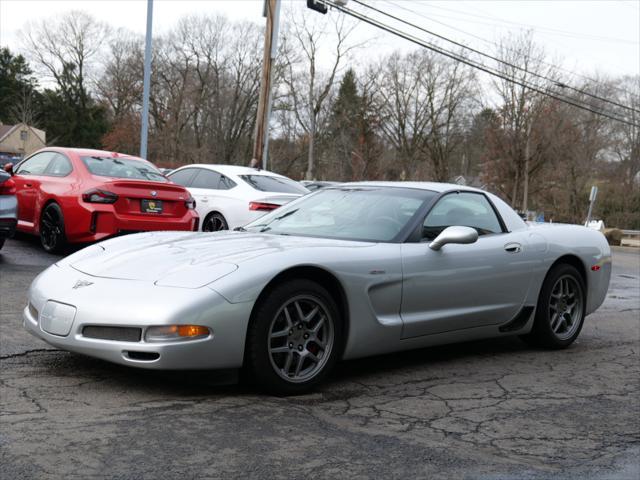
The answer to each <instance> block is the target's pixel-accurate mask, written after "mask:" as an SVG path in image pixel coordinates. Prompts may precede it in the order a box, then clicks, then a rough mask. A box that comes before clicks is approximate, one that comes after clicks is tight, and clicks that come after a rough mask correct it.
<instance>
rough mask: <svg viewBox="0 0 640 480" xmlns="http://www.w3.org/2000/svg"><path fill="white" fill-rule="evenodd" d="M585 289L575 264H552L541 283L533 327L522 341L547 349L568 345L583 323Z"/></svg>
mask: <svg viewBox="0 0 640 480" xmlns="http://www.w3.org/2000/svg"><path fill="white" fill-rule="evenodd" d="M585 292H586V289H585V284H584V280H583V279H582V276H581V275H580V272H578V270H576V268H575V267H573V266H571V265H567V264H560V265H556V266H555V267H553V268H552V269H551V271H550V272H549V274H548V275H547V278H546V279H545V281H544V284H543V285H542V290H541V292H540V297H539V298H538V306H537V308H536V316H535V320H534V323H533V329H532V330H531V333H530V334H528V335H526V336H525V337H524V340H525V341H527V342H528V343H532V344H534V345H538V346H542V347H547V348H566V347H568V346H569V345H571V344H572V343H573V342H574V340H575V339H576V338H578V335H579V334H580V330H581V329H582V325H583V323H584V318H585V314H586V294H585Z"/></svg>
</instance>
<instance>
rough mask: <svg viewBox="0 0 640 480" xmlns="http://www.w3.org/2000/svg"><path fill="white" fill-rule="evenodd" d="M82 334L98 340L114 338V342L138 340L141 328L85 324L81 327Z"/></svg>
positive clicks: (140, 335) (140, 336)
mask: <svg viewBox="0 0 640 480" xmlns="http://www.w3.org/2000/svg"><path fill="white" fill-rule="evenodd" d="M82 336H84V337H87V338H96V339H99V340H114V341H116V342H139V341H140V339H141V338H142V329H141V328H136V327H103V326H97V325H87V326H86V327H84V328H83V329H82Z"/></svg>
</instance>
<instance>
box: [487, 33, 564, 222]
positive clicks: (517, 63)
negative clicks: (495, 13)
mask: <svg viewBox="0 0 640 480" xmlns="http://www.w3.org/2000/svg"><path fill="white" fill-rule="evenodd" d="M497 56H498V57H499V58H500V59H501V60H502V61H503V62H504V63H500V64H498V67H497V68H498V70H499V71H500V72H501V73H502V74H503V75H504V76H505V77H506V79H496V80H494V82H493V85H494V88H495V91H496V93H497V94H498V96H499V98H500V108H499V109H498V110H499V111H500V113H501V114H502V120H503V129H504V133H505V139H506V145H505V149H504V154H505V155H506V156H507V160H508V163H509V164H510V167H511V170H512V171H513V177H514V178H513V179H512V180H511V183H512V191H511V195H510V196H511V204H512V206H514V207H515V206H516V205H518V204H519V202H518V200H519V198H520V196H519V192H520V191H519V187H520V183H521V182H522V202H521V203H520V206H521V207H522V209H523V210H527V208H528V189H529V175H530V173H531V171H530V157H531V151H532V148H533V147H532V145H531V139H532V136H531V132H532V128H533V124H534V122H535V121H536V118H538V119H540V120H541V118H540V117H539V115H540V112H541V111H542V110H543V109H544V108H545V107H544V104H545V101H548V99H547V97H545V96H544V95H542V94H540V93H537V92H534V91H533V90H530V89H529V88H527V87H526V86H525V85H526V84H535V85H537V86H538V87H539V88H542V89H545V88H550V87H552V86H553V83H555V82H553V81H551V82H549V81H547V80H544V79H542V78H541V76H544V77H546V78H551V79H553V78H554V77H557V73H556V72H555V69H554V68H553V67H549V66H548V64H547V63H545V52H544V50H543V49H542V48H541V47H539V46H538V45H536V44H535V43H534V41H533V35H532V33H531V32H528V33H524V34H521V35H519V36H509V37H505V38H503V39H502V40H501V42H500V44H499V46H498V52H497ZM536 74H537V75H536Z"/></svg>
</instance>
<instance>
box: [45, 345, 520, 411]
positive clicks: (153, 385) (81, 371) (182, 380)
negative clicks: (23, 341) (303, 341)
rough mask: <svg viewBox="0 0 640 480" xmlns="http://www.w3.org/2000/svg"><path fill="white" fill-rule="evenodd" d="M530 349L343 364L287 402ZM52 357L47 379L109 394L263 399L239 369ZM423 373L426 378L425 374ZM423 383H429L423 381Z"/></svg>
mask: <svg viewBox="0 0 640 480" xmlns="http://www.w3.org/2000/svg"><path fill="white" fill-rule="evenodd" d="M529 349H530V347H528V346H526V345H525V344H524V343H523V342H521V341H520V340H518V339H517V338H516V337H508V338H497V339H489V340H482V341H473V342H466V343H459V344H451V345H443V346H437V347H428V348H422V349H417V350H409V351H405V352H397V353H390V354H385V355H377V356H373V357H367V358H362V359H357V360H348V361H342V362H340V363H339V364H338V365H336V367H335V369H334V371H333V372H332V373H331V375H330V376H329V378H327V379H326V380H325V382H324V383H323V384H321V385H320V386H319V387H318V388H317V389H316V390H315V391H314V392H313V393H311V394H307V395H300V396H297V397H290V398H292V399H298V400H299V401H302V402H304V401H305V400H308V401H313V402H314V403H315V402H318V401H320V402H322V401H333V400H335V399H336V398H342V397H345V395H346V396H347V397H349V396H351V395H359V394H360V393H361V390H362V389H361V388H356V389H352V388H350V387H348V385H349V384H351V385H358V384H360V383H361V382H363V381H365V380H366V379H367V378H369V377H371V376H372V375H376V376H377V377H379V376H380V375H385V376H389V377H390V378H394V377H399V376H400V375H401V374H405V373H410V372H411V371H413V370H415V369H418V368H420V369H424V367H425V366H426V365H429V364H437V367H434V368H436V370H437V371H436V370H434V371H432V372H430V373H433V374H437V373H438V372H440V371H441V366H442V365H441V364H442V363H446V362H456V361H459V360H464V359H472V358H478V357H496V356H503V355H507V356H508V354H510V353H519V352H522V351H526V350H529ZM51 353H56V354H57V355H56V357H57V358H56V360H55V361H54V362H51V361H49V362H47V363H48V367H47V369H48V370H49V371H50V372H51V373H52V374H54V375H61V376H68V375H69V372H75V374H77V375H78V376H80V377H83V378H84V377H88V378H89V379H90V380H89V382H92V381H95V382H101V383H103V384H104V385H103V387H104V388H107V389H109V388H110V387H109V385H112V387H113V389H114V391H120V390H121V389H126V390H127V391H135V392H138V393H140V394H143V395H149V396H163V397H167V399H169V398H174V399H175V398H178V399H187V398H189V399H193V398H199V397H219V396H236V397H237V396H251V397H255V396H263V393H262V392H260V390H259V389H258V388H257V387H255V386H253V385H251V384H250V383H248V382H246V381H244V380H243V379H242V378H241V377H242V376H241V375H240V372H239V371H238V370H223V371H211V370H187V371H167V370H160V371H159V370H144V369H137V368H131V367H127V366H123V365H117V364H112V363H109V362H106V361H103V360H99V359H95V358H91V357H86V356H83V355H79V354H74V353H69V352H61V351H56V352H51ZM50 360H51V359H50ZM427 373H428V374H429V375H430V373H429V372H427ZM425 379H428V378H427V377H425ZM345 385H347V386H345ZM318 396H320V398H318Z"/></svg>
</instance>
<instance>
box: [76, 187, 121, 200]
mask: <svg viewBox="0 0 640 480" xmlns="http://www.w3.org/2000/svg"><path fill="white" fill-rule="evenodd" d="M82 200H84V201H85V202H87V203H116V201H117V200H118V195H116V194H115V193H113V192H109V191H107V190H100V189H98V188H94V189H92V190H89V191H87V192H84V193H83V194H82Z"/></svg>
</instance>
